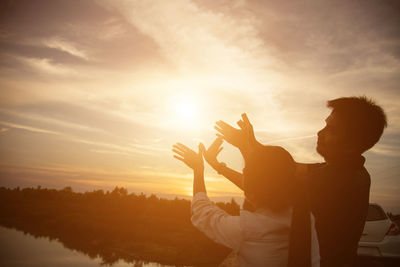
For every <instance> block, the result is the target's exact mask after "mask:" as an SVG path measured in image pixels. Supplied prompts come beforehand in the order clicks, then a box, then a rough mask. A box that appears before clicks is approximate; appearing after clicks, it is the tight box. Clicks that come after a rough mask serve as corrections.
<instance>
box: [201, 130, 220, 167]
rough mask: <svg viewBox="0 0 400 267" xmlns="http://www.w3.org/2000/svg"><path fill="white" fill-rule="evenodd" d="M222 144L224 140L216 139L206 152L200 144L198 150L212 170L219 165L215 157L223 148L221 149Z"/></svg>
mask: <svg viewBox="0 0 400 267" xmlns="http://www.w3.org/2000/svg"><path fill="white" fill-rule="evenodd" d="M223 142H224V140H223V139H222V137H217V138H216V139H215V140H214V142H213V143H212V144H211V145H210V146H209V147H208V149H207V150H206V149H205V147H204V145H203V144H200V150H201V151H202V153H203V156H204V158H205V160H206V161H207V163H208V164H210V166H211V167H213V168H214V169H215V168H217V167H218V165H219V162H218V160H217V156H218V154H219V152H221V150H222V149H223V147H221V145H222V143H223Z"/></svg>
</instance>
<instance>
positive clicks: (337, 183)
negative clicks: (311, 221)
mask: <svg viewBox="0 0 400 267" xmlns="http://www.w3.org/2000/svg"><path fill="white" fill-rule="evenodd" d="M364 162H365V158H364V157H362V156H360V157H359V158H355V159H352V160H346V161H343V162H340V163H337V164H327V163H321V164H311V165H310V166H309V170H310V184H309V186H310V188H309V190H310V191H309V192H310V200H311V210H312V212H313V214H314V216H315V223H316V224H315V227H316V230H317V234H318V241H319V246H320V256H321V267H331V266H332V267H333V266H335V267H340V266H353V265H354V264H355V260H356V256H357V247H358V242H359V240H360V237H361V234H362V232H363V229H364V224H365V219H366V217H367V212H368V204H369V189H370V183H371V180H370V176H369V173H368V171H367V170H366V169H365V168H364Z"/></svg>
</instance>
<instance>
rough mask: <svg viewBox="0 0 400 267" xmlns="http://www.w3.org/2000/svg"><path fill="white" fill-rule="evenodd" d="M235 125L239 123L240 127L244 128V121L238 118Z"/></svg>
mask: <svg viewBox="0 0 400 267" xmlns="http://www.w3.org/2000/svg"><path fill="white" fill-rule="evenodd" d="M236 123H237V125H239V127H240V129H244V128H245V127H246V125H245V123H244V122H243V121H242V120H238V121H237V122H236Z"/></svg>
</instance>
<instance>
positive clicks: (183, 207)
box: [0, 187, 240, 266]
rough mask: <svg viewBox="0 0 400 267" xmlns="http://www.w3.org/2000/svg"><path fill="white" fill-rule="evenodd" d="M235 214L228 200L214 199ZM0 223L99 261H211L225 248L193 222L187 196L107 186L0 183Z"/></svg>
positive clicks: (224, 252)
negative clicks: (49, 186)
mask: <svg viewBox="0 0 400 267" xmlns="http://www.w3.org/2000/svg"><path fill="white" fill-rule="evenodd" d="M216 204H217V205H218V206H219V207H221V208H222V209H224V210H226V211H227V212H228V213H229V214H232V215H238V214H239V210H240V207H239V205H238V204H237V203H236V202H235V201H234V199H232V200H231V202H227V203H222V202H219V203H216ZM0 224H1V225H2V226H5V227H9V228H15V229H17V230H21V231H24V232H25V233H29V234H31V235H33V236H35V237H49V238H50V239H56V240H58V241H60V242H61V243H63V245H64V246H65V247H67V248H70V249H75V250H78V251H81V252H83V253H85V254H86V255H88V256H90V257H91V258H96V257H100V258H101V259H102V261H103V263H104V264H113V263H115V262H116V261H118V260H119V259H123V260H125V261H127V262H147V261H151V262H158V263H161V264H166V265H175V266H188V265H191V266H193V265H195V266H215V265H218V263H219V262H221V261H222V260H223V259H224V258H225V257H226V255H227V254H228V253H229V252H230V250H229V249H228V248H225V247H223V246H221V245H218V244H216V243H214V242H213V241H211V240H209V239H208V238H207V237H206V236H205V235H204V234H202V233H201V232H199V231H198V230H197V229H196V228H194V227H193V226H192V224H191V221H190V201H189V200H185V199H179V198H175V199H173V200H168V199H164V198H159V197H157V196H155V195H151V196H146V195H145V194H143V193H142V194H135V193H130V194H128V191H127V190H126V189H125V188H120V187H116V188H115V189H114V190H113V191H111V192H110V191H107V192H104V191H103V190H95V191H90V192H84V193H79V192H74V191H73V190H72V188H71V187H66V188H64V189H61V190H55V189H46V188H41V187H37V188H24V189H20V188H15V189H8V188H5V187H1V188H0Z"/></svg>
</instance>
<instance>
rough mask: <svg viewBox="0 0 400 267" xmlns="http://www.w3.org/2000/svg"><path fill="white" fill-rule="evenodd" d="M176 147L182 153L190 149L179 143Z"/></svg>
mask: <svg viewBox="0 0 400 267" xmlns="http://www.w3.org/2000/svg"><path fill="white" fill-rule="evenodd" d="M176 145H177V146H178V147H179V148H180V149H181V150H183V151H189V150H191V149H190V148H188V147H187V146H185V145H184V144H181V143H176Z"/></svg>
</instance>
